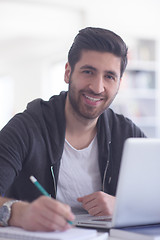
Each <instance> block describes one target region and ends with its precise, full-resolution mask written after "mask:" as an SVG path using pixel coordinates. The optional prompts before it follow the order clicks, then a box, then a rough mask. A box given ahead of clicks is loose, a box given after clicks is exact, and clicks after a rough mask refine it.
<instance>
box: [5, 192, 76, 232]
mask: <svg viewBox="0 0 160 240" xmlns="http://www.w3.org/2000/svg"><path fill="white" fill-rule="evenodd" d="M12 209H13V215H12V217H11V219H10V221H9V224H10V225H12V226H19V227H22V228H24V229H26V230H30V231H54V230H66V229H68V228H70V227H71V225H69V223H67V220H70V221H73V220H74V215H73V214H72V212H71V209H70V207H69V206H68V205H66V204H63V203H61V202H59V201H57V200H55V199H53V198H49V197H46V196H41V197H39V198H38V199H36V200H35V201H33V202H32V203H26V202H17V203H14V204H13V207H12Z"/></svg>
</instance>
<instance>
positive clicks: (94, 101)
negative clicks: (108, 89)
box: [83, 94, 103, 106]
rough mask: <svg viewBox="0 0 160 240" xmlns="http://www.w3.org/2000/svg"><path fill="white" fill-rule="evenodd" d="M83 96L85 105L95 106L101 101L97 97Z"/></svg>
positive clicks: (100, 98)
mask: <svg viewBox="0 0 160 240" xmlns="http://www.w3.org/2000/svg"><path fill="white" fill-rule="evenodd" d="M83 96H84V97H85V99H86V100H85V101H86V103H87V105H90V106H97V105H98V104H100V102H101V101H102V100H103V98H102V97H97V96H95V97H93V96H92V97H91V96H89V95H86V94H84V95H83Z"/></svg>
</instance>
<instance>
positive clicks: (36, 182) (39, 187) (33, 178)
mask: <svg viewBox="0 0 160 240" xmlns="http://www.w3.org/2000/svg"><path fill="white" fill-rule="evenodd" d="M30 180H31V182H32V183H33V184H34V185H35V186H36V187H37V188H38V190H39V191H40V192H41V193H42V194H43V195H45V196H48V197H51V195H50V194H49V193H48V192H47V191H46V190H45V189H44V188H43V187H42V186H41V184H40V183H39V182H38V181H37V179H36V178H35V177H34V176H30ZM67 222H68V223H69V224H71V225H73V222H72V221H69V220H67Z"/></svg>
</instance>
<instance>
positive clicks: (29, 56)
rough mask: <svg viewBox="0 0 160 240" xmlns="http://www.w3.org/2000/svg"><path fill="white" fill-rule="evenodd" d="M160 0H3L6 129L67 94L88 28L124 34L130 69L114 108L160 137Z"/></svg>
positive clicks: (1, 94) (0, 95) (0, 65)
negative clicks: (71, 60)
mask: <svg viewBox="0 0 160 240" xmlns="http://www.w3.org/2000/svg"><path fill="white" fill-rule="evenodd" d="M159 9H160V1H159V0H134V1H132V0H110V1H109V0H81V1H77V0H67V1H66V0H0V129H1V128H2V127H3V126H4V125H5V124H6V123H7V121H8V120H9V119H10V118H11V117H12V116H13V115H14V114H16V113H18V112H21V111H23V110H24V109H25V108H26V105H27V103H28V102H30V101H32V100H33V99H35V98H43V99H44V100H48V99H49V98H50V97H51V96H52V95H54V94H58V93H59V92H60V91H62V90H67V88H68V86H67V85H66V84H65V83H64V80H63V76H64V65H65V62H66V61H67V53H68V50H69V48H70V46H71V44H72V42H73V38H74V37H75V35H76V34H77V33H78V31H79V29H81V28H84V27H86V26H93V27H102V28H107V29H110V30H112V31H114V32H116V33H117V34H119V35H120V36H121V37H122V38H123V39H124V41H125V42H126V44H127V45H128V47H129V64H128V67H127V70H126V73H125V74H124V77H123V82H122V85H121V89H120V92H119V94H118V96H117V99H116V101H115V102H114V104H113V105H112V108H114V109H115V111H117V112H118V113H122V114H124V115H125V116H127V117H129V118H131V119H132V120H133V121H134V122H135V123H136V124H137V125H138V126H139V127H140V128H141V129H142V130H143V131H144V132H145V133H146V135H147V136H148V137H156V138H157V137H160V28H159V23H160V14H159Z"/></svg>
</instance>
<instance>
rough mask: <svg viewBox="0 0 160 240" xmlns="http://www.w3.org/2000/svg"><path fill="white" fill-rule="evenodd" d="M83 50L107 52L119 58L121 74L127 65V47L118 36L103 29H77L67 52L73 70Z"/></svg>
mask: <svg viewBox="0 0 160 240" xmlns="http://www.w3.org/2000/svg"><path fill="white" fill-rule="evenodd" d="M83 50H95V51H99V52H109V53H112V54H114V55H116V56H117V57H120V58H121V76H122V75H123V72H124V70H125V68H126V65H127V51H128V48H127V46H126V44H125V42H124V41H123V40H122V38H121V37H120V36H118V35H117V34H115V33H114V32H112V31H110V30H107V29H103V28H94V27H87V28H84V29H82V30H80V31H79V33H78V34H77V36H76V37H75V39H74V42H73V44H72V46H71V48H70V50H69V53H68V62H69V64H70V66H71V71H72V72H73V70H74V66H75V64H76V63H77V62H78V61H79V60H80V58H81V53H82V51H83Z"/></svg>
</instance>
